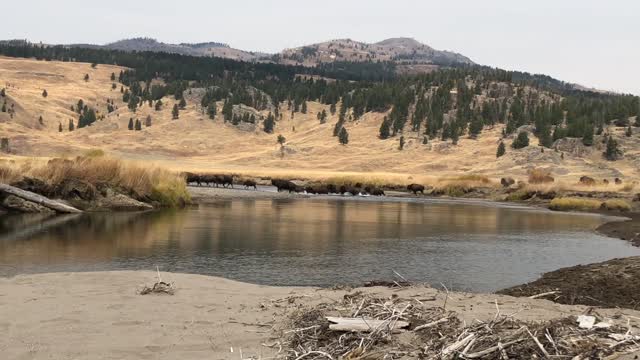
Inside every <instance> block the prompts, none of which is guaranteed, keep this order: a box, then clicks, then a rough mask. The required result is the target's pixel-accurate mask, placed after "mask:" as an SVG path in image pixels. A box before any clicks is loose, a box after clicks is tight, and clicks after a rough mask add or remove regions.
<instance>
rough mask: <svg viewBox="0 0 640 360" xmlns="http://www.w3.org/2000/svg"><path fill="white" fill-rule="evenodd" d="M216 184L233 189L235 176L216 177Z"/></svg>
mask: <svg viewBox="0 0 640 360" xmlns="http://www.w3.org/2000/svg"><path fill="white" fill-rule="evenodd" d="M216 180H217V182H216V184H220V185H222V187H227V186H229V187H231V188H232V189H233V175H216Z"/></svg>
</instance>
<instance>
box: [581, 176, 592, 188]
mask: <svg viewBox="0 0 640 360" xmlns="http://www.w3.org/2000/svg"><path fill="white" fill-rule="evenodd" d="M580 184H582V185H587V186H593V185H595V184H596V179H594V178H592V177H589V176H581V177H580Z"/></svg>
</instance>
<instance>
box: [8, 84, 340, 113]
mask: <svg viewBox="0 0 640 360" xmlns="http://www.w3.org/2000/svg"><path fill="white" fill-rule="evenodd" d="M3 90H4V89H3ZM329 112H330V113H331V116H333V115H335V114H336V103H335V101H334V102H332V103H331V106H330V107H329Z"/></svg>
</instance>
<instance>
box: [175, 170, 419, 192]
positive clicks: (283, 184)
mask: <svg viewBox="0 0 640 360" xmlns="http://www.w3.org/2000/svg"><path fill="white" fill-rule="evenodd" d="M183 175H184V177H185V180H186V182H187V184H188V185H195V186H210V187H213V186H215V187H220V186H221V187H224V188H227V187H228V188H233V185H234V176H233V175H214V174H194V173H184V174H183ZM235 184H236V185H242V186H243V187H244V188H245V189H250V188H253V189H255V190H258V183H257V182H256V181H254V180H250V179H245V180H240V181H239V182H237V183H235ZM271 185H273V186H274V187H275V188H276V189H277V190H278V192H289V193H305V194H315V195H330V194H337V195H352V196H357V195H364V196H367V195H371V196H385V192H384V190H383V189H382V188H379V187H376V186H373V185H366V184H362V183H355V184H352V185H351V184H348V185H346V184H345V185H336V184H324V183H315V184H308V185H306V186H302V185H298V184H296V183H294V182H293V181H291V180H285V179H272V180H271ZM425 189H426V188H425V186H424V185H420V184H411V185H409V186H407V191H409V192H411V193H413V194H414V195H418V194H422V195H424V194H425Z"/></svg>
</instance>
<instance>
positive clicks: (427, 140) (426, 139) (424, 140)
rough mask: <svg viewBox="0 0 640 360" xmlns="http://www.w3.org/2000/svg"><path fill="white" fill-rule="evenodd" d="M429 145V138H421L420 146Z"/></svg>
mask: <svg viewBox="0 0 640 360" xmlns="http://www.w3.org/2000/svg"><path fill="white" fill-rule="evenodd" d="M428 143H429V137H428V136H426V135H425V136H423V137H422V145H427V144H428Z"/></svg>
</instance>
